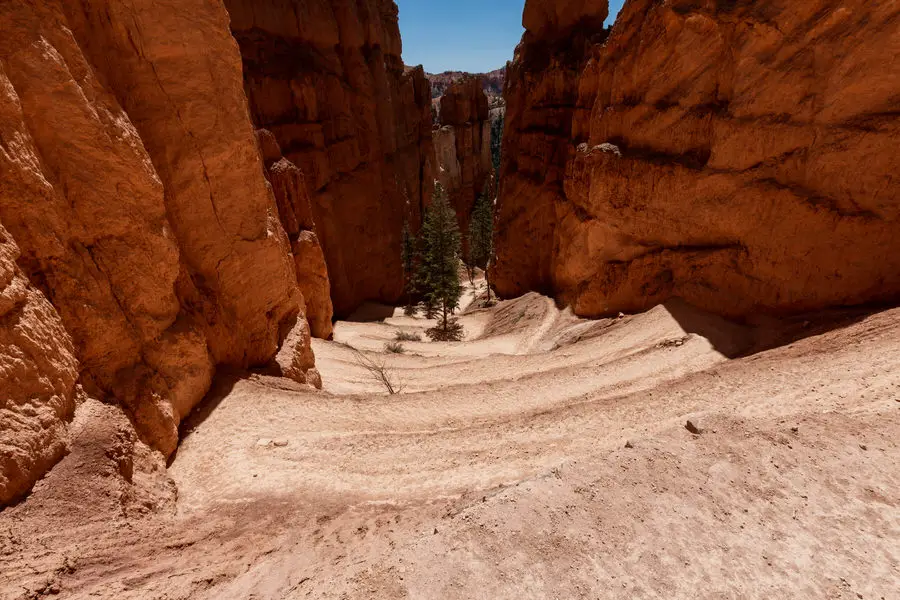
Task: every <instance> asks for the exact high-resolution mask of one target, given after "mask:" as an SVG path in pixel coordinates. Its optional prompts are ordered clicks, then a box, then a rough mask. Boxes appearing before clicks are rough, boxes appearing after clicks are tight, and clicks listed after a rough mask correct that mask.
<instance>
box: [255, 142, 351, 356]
mask: <svg viewBox="0 0 900 600" xmlns="http://www.w3.org/2000/svg"><path fill="white" fill-rule="evenodd" d="M256 136H257V140H258V141H259V149H260V152H261V154H262V157H263V161H265V165H266V178H267V179H268V180H269V183H271V184H272V191H273V193H274V194H275V203H276V205H277V206H278V215H279V217H280V219H281V224H282V226H283V227H284V230H285V232H286V233H287V234H288V239H290V241H291V252H292V253H293V255H294V265H295V267H296V272H297V284H298V285H299V287H300V291H301V292H302V293H303V299H304V304H305V305H306V319H307V321H309V328H310V332H311V333H312V335H313V336H315V337H317V338H321V339H324V340H327V339H331V337H332V334H333V332H334V328H333V326H332V322H331V319H332V316H333V315H334V307H333V306H332V304H331V283H330V281H329V278H328V266H327V265H326V264H325V255H324V254H323V252H322V246H321V245H320V244H319V238H318V236H317V235H316V224H315V221H314V220H313V215H312V204H311V203H310V201H309V193H308V192H307V189H306V181H305V180H304V177H303V173H302V172H301V171H300V169H298V168H297V166H296V165H295V164H294V163H292V162H291V161H289V160H288V159H286V158H284V156H282V154H281V148H279V147H278V142H277V141H276V140H275V136H274V135H272V132H270V131H267V130H265V129H260V130H258V131H257V132H256Z"/></svg>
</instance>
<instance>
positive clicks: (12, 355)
mask: <svg viewBox="0 0 900 600" xmlns="http://www.w3.org/2000/svg"><path fill="white" fill-rule="evenodd" d="M0 151H3V149H2V148H0ZM18 257H19V249H18V247H17V246H16V244H15V242H14V241H13V239H12V236H10V235H9V232H7V231H6V229H4V228H3V226H2V225H0V506H2V505H4V504H6V503H8V502H10V501H11V500H14V499H15V498H17V497H18V496H20V495H21V494H23V493H24V492H26V491H27V490H28V489H29V488H31V486H32V485H33V484H34V482H35V481H37V479H38V478H39V477H40V476H41V475H43V474H44V472H46V470H47V469H49V468H50V467H51V466H52V465H53V464H54V463H56V461H58V460H59V459H60V458H62V456H63V454H65V451H66V442H67V439H68V436H67V433H66V423H67V422H68V421H70V420H71V418H72V415H73V413H74V410H75V400H74V388H75V380H76V378H77V376H78V361H77V360H76V358H75V349H74V348H73V346H72V340H71V338H70V337H69V334H68V333H67V332H66V330H65V328H64V327H63V325H62V322H61V320H60V318H59V315H58V314H57V312H56V310H55V309H54V308H53V306H51V304H50V303H49V302H48V301H47V299H46V298H45V297H44V295H43V294H42V293H41V292H40V291H38V290H37V289H35V288H34V286H32V285H31V283H30V282H29V281H28V279H26V277H25V276H24V274H23V273H22V271H21V270H20V269H19V267H18V266H17V265H16V259H17V258H18Z"/></svg>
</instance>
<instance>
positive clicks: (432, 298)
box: [420, 183, 462, 341]
mask: <svg viewBox="0 0 900 600" xmlns="http://www.w3.org/2000/svg"><path fill="white" fill-rule="evenodd" d="M456 219H457V217H456V213H455V212H454V210H453V208H452V207H451V206H450V202H449V201H448V199H447V194H446V192H444V188H443V187H442V186H441V184H439V183H436V184H435V188H434V199H433V200H432V203H431V206H430V207H428V210H427V212H426V215H425V224H424V225H423V226H422V232H421V233H420V239H421V240H422V246H423V252H422V266H421V270H422V276H421V278H420V279H421V283H422V288H423V289H422V291H423V292H424V293H425V303H426V307H427V306H429V305H430V306H432V307H433V308H434V309H435V310H437V311H439V312H440V315H439V318H440V321H439V323H438V326H437V327H435V328H434V329H430V330H428V332H427V333H428V336H429V337H430V338H431V339H432V340H434V341H451V340H457V341H458V340H459V339H461V337H462V327H461V326H460V325H459V323H458V322H457V321H456V320H455V319H451V318H450V315H451V314H452V312H453V311H454V310H455V309H456V308H457V307H458V306H459V297H460V296H461V295H462V286H461V285H460V283H459V254H460V243H461V237H460V233H459V225H458V224H457V220H456Z"/></svg>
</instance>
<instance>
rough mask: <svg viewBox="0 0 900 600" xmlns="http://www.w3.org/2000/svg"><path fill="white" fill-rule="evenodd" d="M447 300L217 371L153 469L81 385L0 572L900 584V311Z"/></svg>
mask: <svg viewBox="0 0 900 600" xmlns="http://www.w3.org/2000/svg"><path fill="white" fill-rule="evenodd" d="M469 294H470V295H469V297H471V293H470V292H469ZM373 319H374V320H373ZM461 321H462V323H463V324H464V326H465V328H466V332H467V340H468V341H465V342H462V343H459V344H438V343H427V342H404V346H405V349H406V352H405V353H404V354H400V355H394V354H390V355H388V354H385V353H384V352H383V347H384V345H385V343H386V342H388V341H390V340H393V338H394V336H395V334H396V332H398V331H406V332H409V333H420V334H421V333H422V332H423V331H424V329H425V328H426V327H427V326H428V325H429V323H428V322H426V321H425V320H424V319H421V318H409V317H405V316H402V313H401V312H400V311H396V310H394V309H392V308H388V307H378V306H369V307H366V309H365V310H363V311H361V312H360V313H358V314H357V315H356V318H355V319H351V320H350V321H347V322H339V323H338V324H337V326H336V334H335V341H334V342H324V341H317V342H316V343H315V352H316V355H317V362H318V366H319V369H320V370H321V372H322V375H323V378H324V381H325V389H324V390H323V391H322V392H313V391H308V390H305V389H303V388H299V387H296V386H293V385H290V384H287V383H285V382H284V381H283V380H279V379H274V378H269V377H266V376H263V375H247V374H223V375H221V376H220V378H219V381H218V383H217V385H216V387H215V389H214V390H213V392H212V394H211V396H210V398H209V399H208V401H207V402H206V403H205V404H204V405H203V406H202V407H201V408H200V409H199V410H198V411H197V412H196V413H195V414H194V415H193V416H192V417H191V418H190V419H189V420H188V421H187V423H186V424H185V427H184V431H183V436H184V439H183V442H182V444H181V447H180V448H179V450H178V453H177V455H176V456H175V457H174V459H173V460H172V461H171V463H170V465H169V467H168V469H165V468H164V466H163V465H161V464H160V463H159V461H158V460H157V459H155V458H154V456H153V455H151V454H150V453H149V452H147V451H146V450H144V449H142V447H141V446H140V445H138V447H137V451H136V453H137V456H136V458H134V460H133V463H132V461H131V459H130V458H129V456H128V454H129V453H128V452H126V451H125V450H123V449H122V448H130V446H128V443H127V439H126V438H127V435H126V433H125V432H126V431H127V422H126V421H125V420H124V417H123V416H122V415H121V413H120V412H118V409H116V408H115V407H112V406H107V405H103V404H101V403H99V402H96V401H93V400H88V401H85V402H84V403H83V404H82V405H81V406H80V408H79V409H78V413H77V416H76V421H75V423H74V424H73V428H72V430H73V443H72V452H71V453H70V454H69V456H68V457H67V458H66V459H64V460H63V461H62V462H61V463H60V464H59V465H58V466H57V467H56V468H55V469H54V470H53V471H52V472H51V473H50V474H49V475H48V476H47V477H46V478H45V480H44V481H42V482H40V483H39V484H38V485H37V486H36V487H35V489H34V490H33V491H32V493H31V495H30V496H29V497H28V498H27V499H25V500H24V501H23V502H21V503H19V504H18V505H16V506H13V507H11V508H8V509H6V510H4V511H3V512H2V513H0V597H2V598H4V599H5V598H10V599H12V598H40V597H44V596H57V597H64V598H116V599H121V598H141V599H147V598H166V599H187V598H191V599H204V598H209V599H213V598H216V599H223V598H235V599H260V600H261V599H269V598H307V597H309V598H419V599H431V598H441V599H444V598H467V599H468V598H485V599H488V598H489V599H498V598H510V599H512V598H560V599H562V598H629V599H633V598H667V599H669V598H710V599H712V598H716V599H725V598H810V599H812V598H815V599H823V598H829V599H830V598H848V599H856V598H867V599H868V598H874V599H882V598H883V599H886V600H896V599H898V598H900V369H898V365H900V309H894V310H884V311H876V312H868V313H846V312H843V313H829V314H826V315H817V316H815V317H804V318H798V319H793V320H790V321H777V322H776V321H760V322H759V323H755V324H753V325H752V326H751V325H735V324H732V323H729V322H726V321H723V320H721V319H718V318H716V317H712V316H709V315H706V314H703V313H700V312H698V311H696V310H694V309H692V308H691V307H689V306H687V305H684V304H681V303H678V302H673V303H670V304H668V305H666V306H660V307H657V308H655V309H653V310H651V311H649V312H648V313H645V314H640V315H634V316H622V317H621V318H618V319H610V320H601V321H585V320H580V319H577V318H575V317H573V316H572V315H571V314H569V313H568V312H566V311H560V310H558V309H557V308H556V307H555V305H554V304H553V302H552V301H550V300H548V299H547V298H544V297H542V296H539V295H536V294H531V295H528V296H525V297H523V298H520V299H517V300H513V301H508V302H503V303H501V304H499V305H497V306H495V307H492V308H482V309H474V308H472V307H469V308H468V309H467V310H466V311H465V312H464V313H463V316H462V318H461ZM354 348H356V349H359V350H361V351H362V352H363V353H365V355H366V356H369V357H371V358H374V359H376V360H378V361H380V360H386V361H387V366H388V368H389V371H390V373H391V375H392V376H393V377H395V378H396V380H397V381H399V383H400V384H401V385H402V386H403V387H404V389H403V392H402V393H401V394H398V395H387V394H386V393H385V391H384V388H383V387H382V386H381V385H380V384H379V383H378V382H377V381H375V379H374V378H372V377H371V375H370V373H369V372H368V371H367V370H366V369H365V368H363V367H362V366H361V365H360V364H359V361H358V359H357V358H356V356H357V355H356V352H355V350H354ZM688 420H691V422H692V423H693V424H694V425H696V426H697V427H699V429H700V430H701V432H700V433H699V434H696V433H692V432H691V431H688V429H687V428H686V427H685V425H686V422H687V421H688Z"/></svg>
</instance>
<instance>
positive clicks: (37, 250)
mask: <svg viewBox="0 0 900 600" xmlns="http://www.w3.org/2000/svg"><path fill="white" fill-rule="evenodd" d="M0 32H2V35H0V173H2V177H0V222H2V223H3V226H5V228H6V230H7V231H4V232H2V233H0V238H2V242H0V246H2V248H3V249H2V260H0V273H2V286H0V287H2V288H3V289H4V291H3V292H2V298H3V299H2V300H0V315H2V317H0V319H2V320H0V361H2V362H0V374H2V377H3V378H2V381H0V398H2V402H3V404H2V407H0V408H2V410H0V412H2V414H3V417H2V418H3V419H4V422H3V426H2V427H0V447H3V448H4V453H3V456H4V459H3V462H2V463H0V469H2V472H0V502H3V501H5V500H6V499H9V498H11V497H14V496H16V495H18V494H21V493H22V492H24V491H25V490H26V489H27V487H28V485H30V483H31V482H33V481H34V479H35V478H36V477H38V476H40V474H41V473H43V472H44V471H45V470H46V469H47V468H48V467H49V466H50V465H52V463H53V461H54V460H56V459H58V458H59V456H60V455H61V453H62V451H63V450H62V449H63V448H64V437H65V436H64V431H65V422H66V421H67V420H68V419H69V418H70V417H71V414H72V407H73V397H74V392H73V386H74V384H75V377H76V370H77V375H78V381H79V382H80V383H81V384H82V385H83V387H84V390H85V392H86V393H87V394H89V395H91V396H95V397H98V398H105V399H109V400H114V401H118V402H119V403H120V404H121V405H122V406H123V407H124V408H125V409H126V411H127V412H128V413H129V415H130V417H131V419H132V421H133V423H134V424H135V425H136V427H137V429H138V431H139V433H140V434H141V436H142V438H143V439H145V440H146V441H147V442H149V443H150V444H151V445H153V446H154V447H155V448H157V449H158V450H161V451H162V452H163V453H165V454H169V453H171V452H172V451H173V450H174V448H175V445H176V444H177V440H178V430H177V427H178V423H179V421H180V420H181V419H182V418H183V417H184V416H186V415H187V414H188V412H189V411H190V410H191V409H192V408H193V407H194V406H195V405H196V404H197V403H198V402H199V401H200V399H202V397H203V396H204V394H205V393H206V391H207V390H208V388H209V386H210V382H211V378H212V375H213V372H214V369H215V367H216V366H217V365H230V366H235V367H248V366H252V365H262V364H265V363H268V362H269V361H270V360H271V359H273V357H274V356H275V354H276V351H277V350H278V347H279V343H280V342H281V341H282V339H284V338H285V337H286V336H290V339H291V340H292V344H293V346H292V348H290V349H289V351H291V352H293V353H294V354H296V355H297V356H303V357H305V358H303V359H302V360H299V363H298V364H300V365H303V368H301V369H299V370H297V369H295V370H294V371H293V375H294V376H295V377H296V378H298V379H300V380H305V373H304V369H309V368H310V366H311V364H310V360H309V358H310V357H311V352H310V351H309V335H308V327H307V325H306V321H305V318H304V315H303V312H302V301H301V294H300V291H299V289H298V286H297V280H296V276H295V267H294V260H293V257H292V255H291V249H290V245H289V240H288V237H287V235H286V234H285V232H284V229H283V228H282V226H281V224H280V223H279V220H278V214H277V210H276V207H275V201H274V198H273V196H272V194H271V192H270V191H269V189H268V186H267V184H266V180H265V178H264V176H263V169H264V168H263V163H262V160H261V159H260V157H259V153H258V150H257V144H256V140H255V138H254V131H253V127H252V124H251V121H250V118H249V112H248V107H247V101H246V98H245V96H244V94H243V85H242V70H241V61H240V55H239V53H238V49H237V46H236V44H235V42H234V40H233V38H232V37H231V35H230V33H229V28H228V14H227V13H226V11H225V9H224V7H223V6H221V5H220V4H219V3H217V2H206V1H204V0H181V1H179V2H171V1H170V2H159V0H152V1H151V0H128V1H122V0H84V1H82V2H77V3H76V2H65V1H63V0H46V1H44V2H38V3H35V2H30V1H26V0H9V1H7V2H3V3H2V4H0ZM7 232H8V233H7ZM16 255H19V256H18V258H16ZM51 305H52V306H51ZM75 358H77V360H78V362H77V363H76V361H75ZM317 379H318V378H317V375H315V374H314V376H313V380H317ZM10 411H11V412H10ZM9 419H12V421H10V423H13V424H12V425H9V426H7V420H9ZM7 448H12V449H13V450H12V451H11V454H9V455H8V454H7V452H6V449H7ZM23 453H24V454H23ZM26 454H27V456H26ZM7 456H12V458H11V459H9V460H8V459H7Z"/></svg>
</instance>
